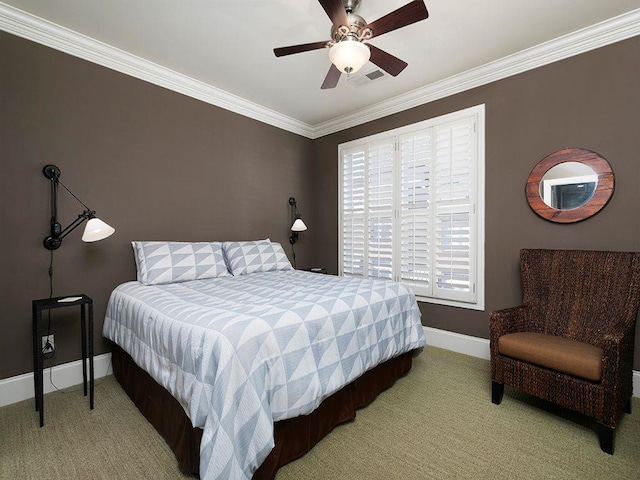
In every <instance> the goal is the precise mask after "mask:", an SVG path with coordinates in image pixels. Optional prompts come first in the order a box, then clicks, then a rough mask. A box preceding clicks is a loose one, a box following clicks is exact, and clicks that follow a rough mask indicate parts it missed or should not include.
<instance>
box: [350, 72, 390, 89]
mask: <svg viewBox="0 0 640 480" xmlns="http://www.w3.org/2000/svg"><path fill="white" fill-rule="evenodd" d="M386 77H387V75H386V74H385V73H384V72H383V71H382V70H379V69H378V70H373V71H371V72H366V73H359V74H357V75H351V76H349V77H348V78H347V81H348V82H349V83H350V84H351V85H353V86H354V87H361V86H363V85H368V84H370V83H372V82H375V81H380V80H381V79H383V78H386Z"/></svg>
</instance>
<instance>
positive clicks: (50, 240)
mask: <svg viewBox="0 0 640 480" xmlns="http://www.w3.org/2000/svg"><path fill="white" fill-rule="evenodd" d="M42 173H43V174H44V176H45V177H47V178H48V179H50V180H51V235H49V236H48V237H46V238H45V239H44V241H43V243H44V247H45V248H46V249H47V250H55V249H57V248H58V247H60V244H61V243H62V239H63V238H64V237H66V236H67V235H69V234H70V233H71V232H72V231H73V230H75V229H76V228H77V227H78V226H80V225H81V224H82V223H83V222H84V221H85V220H89V219H91V218H94V217H95V214H96V212H95V211H93V210H90V209H89V208H88V207H87V206H86V205H85V204H84V203H82V202H81V201H80V199H79V198H78V197H76V196H75V195H74V194H73V192H71V191H70V190H69V189H68V188H67V187H65V186H64V184H63V183H61V182H60V169H59V168H58V167H56V166H55V165H46V166H45V167H44V168H43V169H42ZM58 185H62V186H63V187H64V189H65V190H67V191H68V192H69V193H70V194H71V195H72V196H73V197H74V198H75V199H76V200H78V201H79V202H80V203H82V205H83V206H84V207H85V210H84V211H83V212H82V213H81V214H80V215H78V218H76V219H75V220H74V221H73V222H71V223H70V224H69V225H68V226H67V227H65V228H64V229H63V228H62V225H60V222H58Z"/></svg>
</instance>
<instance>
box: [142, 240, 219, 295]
mask: <svg viewBox="0 0 640 480" xmlns="http://www.w3.org/2000/svg"><path fill="white" fill-rule="evenodd" d="M131 245H133V250H134V252H135V257H136V268H137V273H138V281H139V282H140V283H143V284H144V285H160V284H163V283H176V282H188V281H190V280H201V279H204V278H214V277H227V276H229V275H230V274H229V271H228V270H227V264H226V263H225V261H224V254H223V253H222V243H220V242H193V243H192V242H131Z"/></svg>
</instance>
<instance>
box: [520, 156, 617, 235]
mask: <svg viewBox="0 0 640 480" xmlns="http://www.w3.org/2000/svg"><path fill="white" fill-rule="evenodd" d="M565 162H578V163H582V164H584V165H586V166H588V167H590V168H591V170H593V172H594V174H595V175H597V178H598V181H597V185H596V188H595V191H594V192H593V196H592V197H591V198H590V199H588V200H587V201H586V202H585V203H584V204H583V205H581V206H579V207H577V208H571V209H557V208H554V207H551V206H549V205H547V204H546V203H545V201H544V200H543V198H542V195H541V193H540V184H541V183H542V181H543V177H544V175H545V174H546V173H547V172H548V171H549V170H550V169H551V168H553V167H555V166H556V165H560V164H562V163H565ZM614 184H615V181H614V176H613V170H612V169H611V165H609V162H607V161H606V160H605V159H604V157H602V156H601V155H599V154H597V153H596V152H592V151H591V150H585V149H582V148H565V149H564V150H559V151H557V152H554V153H552V154H551V155H548V156H546V157H545V158H543V159H542V160H540V162H538V164H537V165H536V166H535V167H534V168H533V170H531V173H530V174H529V178H528V179H527V185H526V188H525V192H526V195H527V202H529V206H530V207H531V209H532V210H533V211H534V212H536V213H537V214H538V215H540V216H541V217H542V218H544V219H545V220H549V221H550V222H556V223H574V222H579V221H581V220H585V219H587V218H589V217H592V216H593V215H595V214H596V213H598V212H599V211H600V210H602V209H603V208H604V207H605V205H606V204H607V203H609V200H611V196H612V195H613V190H614Z"/></svg>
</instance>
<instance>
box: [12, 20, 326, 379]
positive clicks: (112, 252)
mask: <svg viewBox="0 0 640 480" xmlns="http://www.w3.org/2000/svg"><path fill="white" fill-rule="evenodd" d="M0 98H1V102H2V104H1V107H0V108H1V114H0V118H1V120H0V121H1V122H2V123H1V124H0V145H1V149H0V161H1V169H0V225H2V235H0V242H1V246H0V248H1V251H2V253H3V262H2V263H3V265H2V269H0V291H1V292H2V298H1V301H0V305H1V307H0V308H1V313H0V378H6V377H10V376H13V375H18V374H22V373H25V372H29V371H32V369H33V366H32V361H31V301H32V300H33V299H36V298H46V297H48V295H49V285H48V275H47V269H48V266H49V252H48V251H47V250H45V249H44V247H43V246H42V240H43V238H44V237H45V236H46V235H47V233H48V228H49V217H50V202H49V191H50V190H49V189H50V187H49V181H48V180H47V179H46V178H45V177H44V176H43V174H42V167H43V166H44V165H46V164H48V163H53V164H55V165H57V166H58V167H60V169H61V171H62V175H61V181H62V182H63V183H64V184H65V185H66V186H67V187H69V188H70V189H71V191H73V192H74V193H75V194H76V195H77V196H78V197H79V198H80V199H81V200H82V201H83V202H85V203H86V204H87V205H88V206H89V207H91V208H92V209H95V210H96V211H97V215H98V216H99V217H100V218H102V219H103V220H105V221H106V222H107V223H109V224H111V225H112V226H114V227H115V228H116V233H115V235H113V236H112V237H110V238H107V239H106V240H104V241H101V242H97V243H95V244H85V243H83V242H82V241H81V240H80V237H81V235H82V227H80V228H78V229H77V230H76V231H74V232H73V233H71V234H70V235H69V236H68V237H67V238H65V240H64V241H63V244H62V246H61V247H60V249H58V250H56V251H55V254H54V268H55V283H54V296H62V295H69V294H74V293H78V292H84V293H86V294H87V295H89V296H91V297H93V299H94V304H95V328H96V334H95V339H96V353H103V352H105V351H106V350H108V348H109V346H108V345H107V343H106V342H105V341H103V340H102V334H101V332H102V321H103V318H104V311H105V308H106V303H107V300H108V297H109V293H110V292H111V290H112V289H113V288H114V287H115V286H116V285H118V284H119V283H121V282H124V281H127V280H132V279H135V263H134V259H133V253H132V248H131V246H130V242H131V241H132V240H185V241H196V240H210V241H213V240H250V239H258V238H264V237H267V236H268V237H270V238H271V239H273V240H276V241H280V242H282V243H283V245H284V247H285V249H286V251H287V253H289V254H290V252H291V250H290V248H289V244H288V233H289V232H288V228H289V226H290V225H291V224H290V218H289V215H290V210H289V209H290V207H289V205H288V199H289V196H291V195H293V196H295V197H296V198H297V199H298V203H299V206H300V209H301V211H302V213H303V214H304V213H305V212H306V210H307V209H308V208H309V207H310V205H311V202H312V198H311V195H310V192H309V191H308V190H309V189H308V184H309V182H308V178H309V177H308V175H309V173H310V171H311V170H310V168H309V164H310V163H311V162H312V161H313V158H312V155H313V150H312V146H313V142H312V141H311V140H309V139H306V138H303V137H300V136H298V135H295V134H292V133H288V132H285V131H283V130H281V129H278V128H275V127H271V126H268V125H266V124H263V123H260V122H257V121H254V120H251V119H248V118H246V117H243V116H240V115H237V114H234V113H231V112H229V111H226V110H223V109H220V108H216V107H213V106H211V105H208V104H205V103H202V102H200V101H197V100H194V99H191V98H188V97H185V96H183V95H180V94H178V93H174V92H171V91H168V90H165V89H163V88H160V87H156V86H153V85H151V84H148V83H145V82H143V81H140V80H136V79H134V78H131V77H128V76H126V75H122V74H119V73H117V72H114V71H112V70H109V69H106V68H103V67H100V66H97V65H94V64H91V63H89V62H85V61H83V60H80V59H77V58H74V57H72V56H69V55H66V54H63V53H60V52H57V51H54V50H52V49H49V48H46V47H43V46H41V45H37V44H35V43H31V42H29V41H26V40H23V39H20V38H17V37H14V36H12V35H8V34H5V33H4V32H2V34H1V36H0ZM82 210H83V208H82V206H81V205H80V204H79V203H77V202H76V201H75V200H74V199H73V198H72V197H70V196H69V195H68V194H67V193H66V191H64V190H62V189H60V192H59V217H60V219H61V223H62V224H63V226H66V225H68V224H69V223H71V221H73V220H74V219H75V218H76V216H77V215H78V214H79V213H80V212H81V211H82ZM309 238H310V236H309V235H306V234H302V235H300V242H299V244H298V245H297V246H299V248H297V254H298V266H299V267H304V266H309V265H310V263H311V261H310V260H309V259H308V257H309V254H310V252H311V249H310V248H305V244H306V243H308V242H309ZM307 246H308V245H307ZM51 331H52V333H53V334H54V335H55V340H56V344H57V348H58V353H57V355H56V358H55V362H56V363H65V362H69V361H73V360H77V359H79V358H80V348H79V345H80V333H79V322H78V313H77V311H76V309H73V310H72V309H60V310H58V311H56V314H55V315H54V321H53V325H52V330H51Z"/></svg>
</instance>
